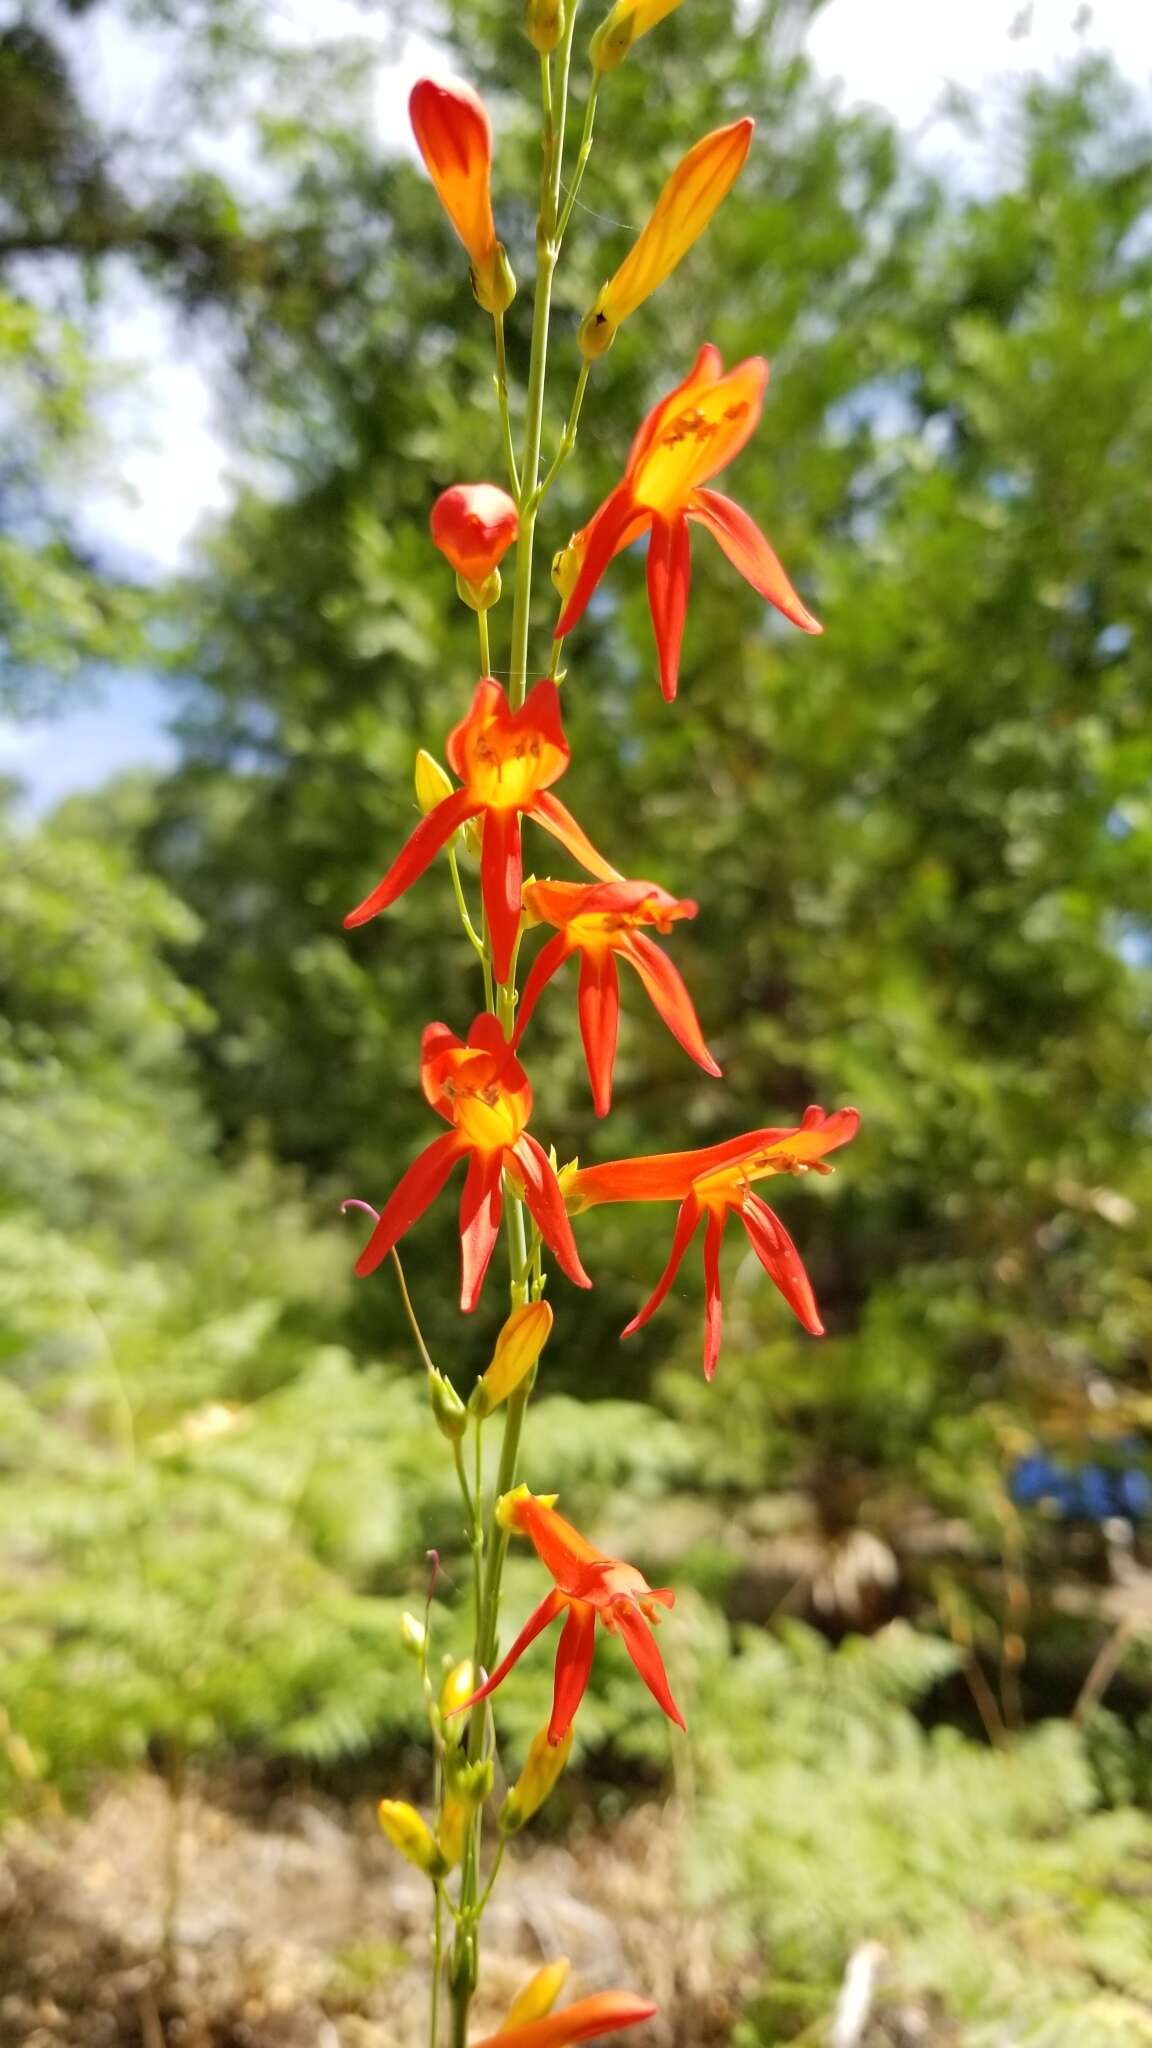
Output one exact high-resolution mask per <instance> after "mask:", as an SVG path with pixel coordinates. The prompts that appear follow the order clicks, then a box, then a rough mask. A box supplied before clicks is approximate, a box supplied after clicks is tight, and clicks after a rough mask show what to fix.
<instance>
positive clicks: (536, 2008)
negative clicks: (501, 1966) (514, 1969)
mask: <svg viewBox="0 0 1152 2048" xmlns="http://www.w3.org/2000/svg"><path fill="white" fill-rule="evenodd" d="M571 1968H572V1965H571V1963H570V1962H569V1960H568V1958H567V1956H557V1958H556V1961H555V1962H554V1963H545V1965H544V1967H543V1969H542V1970H537V1972H536V1974H535V1976H534V1977H529V1979H528V1982H527V1983H526V1984H525V1985H524V1986H523V1988H522V1989H521V1990H520V1991H518V1992H517V1993H516V1996H515V1998H514V1999H513V2000H512V2003H511V2005H510V2006H509V2007H508V2010H507V2012H506V2013H505V2015H504V2018H503V2020H502V2022H501V2025H502V2026H504V2027H522V2026H525V2025H526V2024H527V2022H528V2021H529V2020H542V2019H543V2018H544V2017H545V2015H546V2014H547V2013H550V2012H551V2010H552V2007H553V2006H554V2005H555V2003H556V2000H557V1999H558V1998H559V1996H560V1993H561V1992H562V1991H563V1989H564V1986H565V1984H566V1983H567V1982H568V1972H569V1971H570V1969H571Z"/></svg>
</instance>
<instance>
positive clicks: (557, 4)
mask: <svg viewBox="0 0 1152 2048" xmlns="http://www.w3.org/2000/svg"><path fill="white" fill-rule="evenodd" d="M524 33H525V35H526V36H527V38H528V41H529V42H530V43H531V45H532V48H533V49H534V50H539V52H540V55H541V56H542V57H548V56H551V54H552V51H553V50H554V49H555V48H556V45H557V43H558V42H559V41H560V38H561V36H562V35H563V33H564V0H528V5H527V7H526V8H525V10H524Z"/></svg>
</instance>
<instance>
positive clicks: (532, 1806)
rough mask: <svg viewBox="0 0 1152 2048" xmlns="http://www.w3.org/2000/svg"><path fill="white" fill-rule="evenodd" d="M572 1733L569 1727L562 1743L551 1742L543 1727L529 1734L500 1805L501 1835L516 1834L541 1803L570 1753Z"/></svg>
mask: <svg viewBox="0 0 1152 2048" xmlns="http://www.w3.org/2000/svg"><path fill="white" fill-rule="evenodd" d="M572 1735H573V1730H572V1729H571V1728H569V1730H568V1733H567V1735H565V1737H564V1739H563V1741H562V1742H555V1743H553V1742H549V1740H548V1730H547V1728H541V1729H539V1730H538V1731H537V1733H536V1734H535V1735H534V1736H533V1737H532V1747H531V1748H530V1750H529V1751H528V1756H527V1759H526V1761H525V1764H524V1769H523V1770H522V1771H521V1773H520V1776H519V1777H518V1778H517V1780H516V1783H515V1784H514V1785H513V1787H512V1790H511V1791H510V1792H509V1794H508V1797H507V1798H506V1799H505V1801H504V1804H503V1806H502V1807H501V1808H500V1827H501V1830H502V1832H503V1833H504V1834H506V1835H514V1834H516V1833H517V1832H518V1830H519V1829H520V1828H522V1827H523V1825H524V1823H525V1821H526V1820H531V1818H532V1815H533V1814H534V1813H537V1812H538V1811H539V1809H540V1807H542V1806H543V1804H544V1801H545V1800H546V1799H547V1797H548V1794H549V1793H550V1792H551V1790H552V1788H553V1786H554V1785H555V1783H556V1780H557V1778H558V1777H559V1776H560V1773H561V1771H562V1770H563V1769H564V1766H565V1764H566V1763H567V1761H568V1758H569V1756H570V1755H571V1753H572Z"/></svg>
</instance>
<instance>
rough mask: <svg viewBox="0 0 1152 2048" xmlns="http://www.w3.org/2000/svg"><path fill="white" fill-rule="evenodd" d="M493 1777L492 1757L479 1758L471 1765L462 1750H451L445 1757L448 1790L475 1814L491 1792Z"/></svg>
mask: <svg viewBox="0 0 1152 2048" xmlns="http://www.w3.org/2000/svg"><path fill="white" fill-rule="evenodd" d="M493 1775H494V1770H493V1763H492V1759H491V1757H490V1756H484V1757H479V1758H477V1760H476V1762H475V1763H469V1761H468V1759H467V1757H466V1756H465V1754H464V1752H463V1750H462V1749H450V1750H448V1752H447V1754H446V1755H445V1758H444V1776H445V1778H446V1779H447V1782H448V1790H449V1791H450V1793H451V1794H452V1797H453V1799H458V1800H459V1801H460V1803H461V1805H462V1806H466V1807H468V1808H469V1810H470V1811H471V1812H473V1813H474V1812H475V1810H476V1808H477V1807H478V1806H483V1804H484V1801H485V1800H486V1799H487V1797H488V1794H489V1793H490V1792H491V1790H492V1779H493Z"/></svg>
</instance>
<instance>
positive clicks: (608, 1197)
mask: <svg viewBox="0 0 1152 2048" xmlns="http://www.w3.org/2000/svg"><path fill="white" fill-rule="evenodd" d="M859 1124H860V1116H859V1112H858V1111H857V1110H855V1109H837V1110H833V1111H832V1113H831V1115H826V1114H825V1112H824V1111H823V1110H822V1109H819V1108H817V1107H815V1106H813V1107H811V1108H809V1109H806V1110H805V1112H804V1116H803V1119H802V1121H801V1122H800V1123H799V1124H798V1125H796V1127H795V1128H794V1129H791V1130H780V1129H771V1130H763V1131H749V1132H748V1133H747V1134H746V1135H745V1136H744V1137H740V1138H729V1139H727V1140H726V1141H725V1142H724V1143H723V1144H720V1145H708V1146H705V1147H704V1148H703V1149H702V1150H701V1151H698V1152H664V1153H656V1154H653V1155H652V1156H651V1157H650V1158H648V1159H616V1160H612V1161H609V1162H607V1163H606V1164H605V1165H603V1166H589V1167H582V1168H581V1169H580V1170H579V1172H577V1173H574V1174H572V1175H571V1176H570V1177H569V1179H568V1181H567V1184H566V1187H565V1194H566V1196H567V1199H568V1202H569V1204H570V1206H571V1207H573V1208H574V1209H576V1210H577V1212H578V1211H579V1210H581V1209H585V1208H588V1207H590V1206H591V1205H592V1204H594V1203H597V1202H679V1204H680V1210H679V1214H678V1215H677V1218H676V1229H675V1232H674V1234H673V1238H672V1250H671V1252H670V1253H669V1256H668V1264H667V1265H666V1266H665V1268H664V1271H663V1273H662V1274H661V1275H660V1278H659V1280H658V1281H657V1283H656V1286H655V1289H654V1290H653V1292H652V1294H651V1295H650V1297H649V1299H648V1300H647V1301H646V1302H645V1304H644V1306H643V1308H642V1309H641V1310H640V1311H639V1313H638V1314H637V1315H635V1316H633V1318H632V1321H631V1322H630V1323H629V1324H628V1327H627V1329H626V1330H625V1331H624V1332H623V1335H624V1336H625V1337H630V1336H631V1335H632V1332H633V1331H634V1330H639V1329H642V1328H643V1325H644V1324H645V1323H646V1322H647V1321H648V1319H649V1317H650V1316H652V1315H654V1314H655V1312H656V1310H657V1309H658V1308H659V1306H660V1304H661V1302H662V1301H663V1300H664V1298H665V1296H666V1294H667V1293H668V1290H669V1288H670V1287H671V1285H672V1282H673V1280H674V1279H675V1278H676V1275H677V1273H678V1272H679V1270H680V1264H681V1261H682V1260H683V1257H684V1254H685V1252H686V1251H687V1249H688V1246H689V1245H690V1244H691V1242H692V1239H693V1237H694V1236H695V1234H696V1231H697V1229H698V1227H699V1225H700V1223H701V1222H703V1223H704V1224H705V1232H704V1279H705V1287H706V1309H705V1323H704V1373H705V1376H706V1378H708V1379H711V1377H712V1375H713V1373H714V1372H715V1370H716V1361H717V1359H718V1357H719V1355H720V1335H721V1328H722V1308H721V1301H720V1245H721V1242H722V1240H723V1237H724V1226H725V1224H726V1223H727V1221H728V1217H729V1214H730V1213H731V1212H733V1211H735V1213H736V1214H737V1215H738V1216H739V1218H740V1221H741V1223H742V1224H743V1225H744V1229H745V1231H746V1232H747V1235H748V1241H749V1243H750V1244H751V1246H752V1249H753V1251H754V1252H755V1254H756V1257H757V1258H758V1259H759V1261H760V1264H761V1265H762V1266H763V1268H764V1271H765V1272H766V1273H767V1274H768V1277H769V1279H771V1280H772V1281H774V1283H775V1285H776V1286H777V1287H778V1288H779V1290H780V1292H781V1294H782V1295H783V1296H784V1299H785V1301H786V1302H787V1303H788V1306H789V1308H790V1309H792V1311H793V1313H794V1314H795V1315H796V1316H798V1317H799V1319H800V1321H801V1322H802V1323H803V1325H804V1328H805V1329H806V1330H807V1331H808V1332H809V1333H810V1335H812V1336H813V1337H822V1336H823V1334H824V1325H823V1323H822V1322H821V1321H820V1315H819V1311H818V1309H817V1307H816V1299H815V1296H814V1295H813V1292H812V1286H811V1282H810V1281H809V1278H808V1275H807V1273H806V1272H805V1271H804V1266H803V1262H802V1260H801V1258H800V1254H799V1252H798V1251H797V1249H796V1247H795V1245H794V1244H793V1242H792V1239H791V1238H790V1237H789V1235H788V1232H787V1231H786V1230H785V1228H784V1225H783V1224H782V1223H781V1221H780V1218H779V1217H778V1216H777V1215H776V1214H775V1212H774V1211H773V1210H772V1209H770V1208H769V1207H768V1204H767V1202H765V1201H764V1200H763V1199H762V1198H761V1196H759V1195H758V1194H756V1192H755V1190H754V1188H753V1186H752V1183H753V1181H757V1180H764V1179H767V1178H768V1177H769V1176H771V1175H773V1174H781V1173H791V1174H800V1173H810V1172H813V1173H830V1172H831V1171H832V1169H831V1167H829V1166H826V1165H825V1164H824V1155H825V1153H827V1152H831V1151H834V1150H835V1148H836V1147H837V1146H838V1145H846V1144H848V1142H849V1140H850V1139H852V1138H854V1137H855V1135H856V1132H857V1130H858V1128H859Z"/></svg>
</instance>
